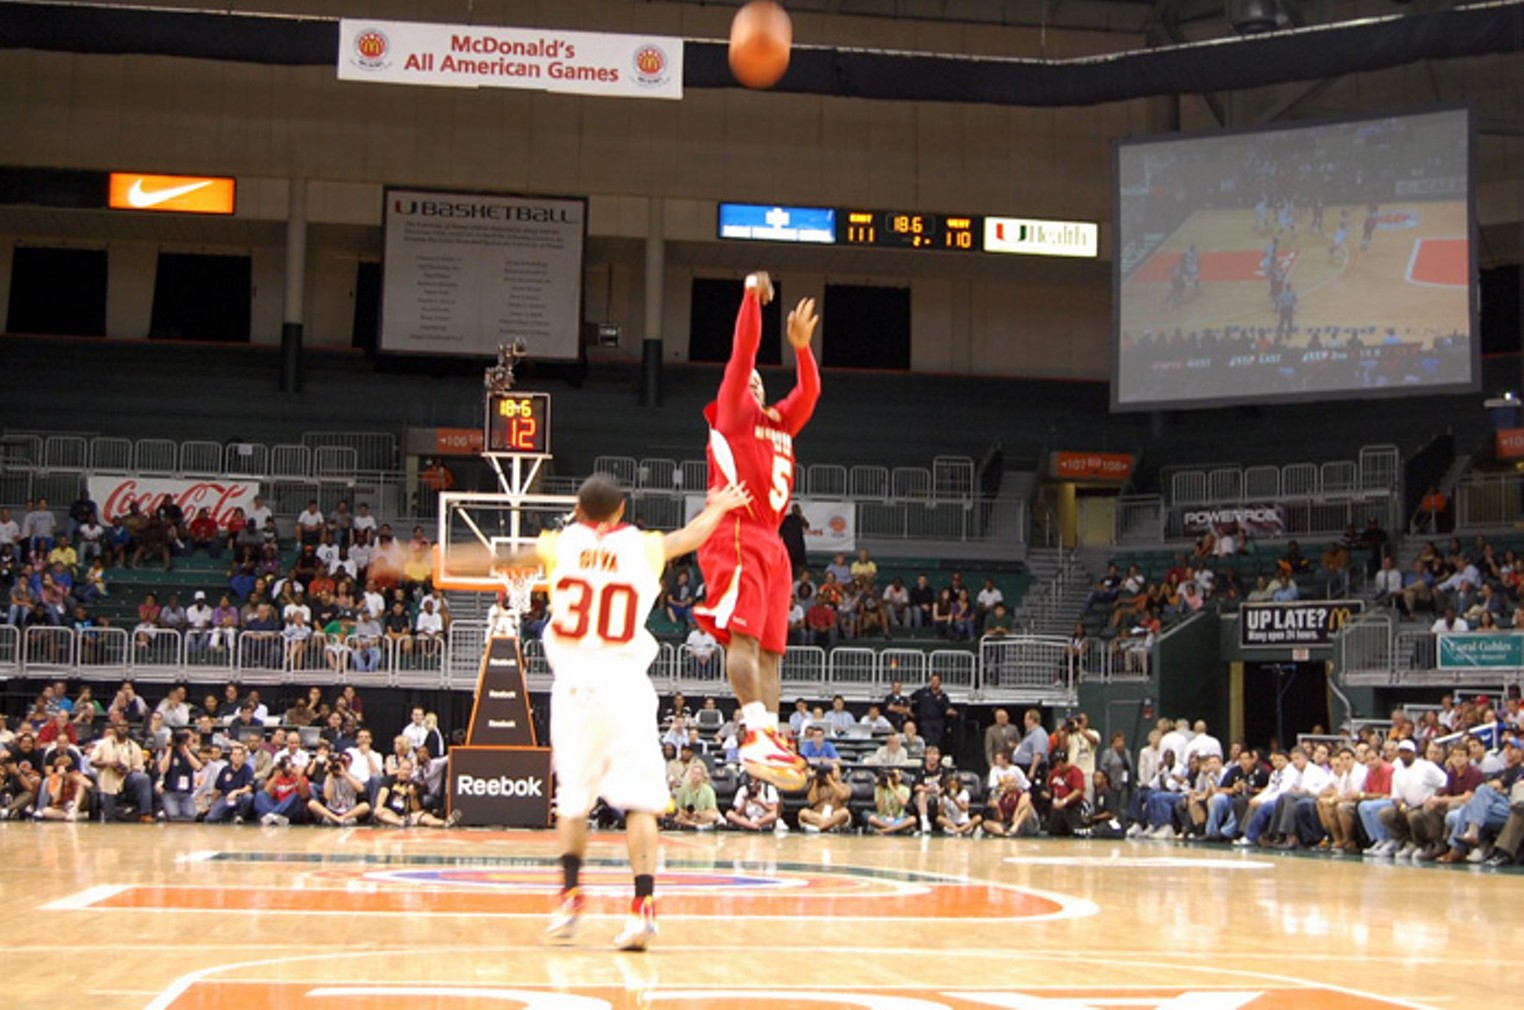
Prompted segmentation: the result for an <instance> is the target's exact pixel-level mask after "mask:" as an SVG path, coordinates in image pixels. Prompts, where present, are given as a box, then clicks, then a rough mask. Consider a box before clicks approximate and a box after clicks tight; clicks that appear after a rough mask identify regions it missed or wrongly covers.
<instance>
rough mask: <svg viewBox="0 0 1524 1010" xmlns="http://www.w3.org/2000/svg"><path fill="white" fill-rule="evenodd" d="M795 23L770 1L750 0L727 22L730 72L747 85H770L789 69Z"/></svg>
mask: <svg viewBox="0 0 1524 1010" xmlns="http://www.w3.org/2000/svg"><path fill="white" fill-rule="evenodd" d="M793 44H794V25H793V22H791V21H790V20H789V17H788V12H787V11H785V10H784V9H783V8H782V7H780V6H778V5H777V4H775V3H773V2H772V0H752V2H751V3H749V4H747V5H746V6H745V7H742V8H741V9H740V10H738V11H736V16H735V20H734V21H732V22H730V72H731V73H733V74H735V75H736V80H738V81H740V82H741V83H742V84H744V85H746V86H747V87H748V88H770V87H772V86H773V85H774V84H777V83H778V79H779V78H780V77H782V76H783V72H784V71H786V70H787V69H788V56H789V48H790V47H791V46H792V45H793Z"/></svg>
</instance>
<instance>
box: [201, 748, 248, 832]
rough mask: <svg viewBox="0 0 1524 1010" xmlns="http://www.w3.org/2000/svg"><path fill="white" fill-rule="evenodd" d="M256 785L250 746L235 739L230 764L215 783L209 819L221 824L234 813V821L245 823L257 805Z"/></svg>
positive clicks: (229, 753)
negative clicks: (255, 797) (255, 796)
mask: <svg viewBox="0 0 1524 1010" xmlns="http://www.w3.org/2000/svg"><path fill="white" fill-rule="evenodd" d="M254 789H255V786H254V766H253V765H251V764H249V750H248V748H247V747H245V746H244V745H243V744H241V743H235V744H233V745H232V747H230V748H229V750H228V763H227V765H226V766H225V767H224V768H223V769H222V770H221V771H219V772H218V773H217V779H216V781H215V782H214V783H213V784H212V805H211V807H210V808H209V809H208V810H207V812H206V823H207V824H220V823H222V822H223V821H225V820H227V819H228V816H229V815H230V814H231V815H232V818H233V823H234V824H242V823H243V822H244V820H245V819H246V818H247V817H248V816H249V814H250V813H251V812H252V811H253V809H254Z"/></svg>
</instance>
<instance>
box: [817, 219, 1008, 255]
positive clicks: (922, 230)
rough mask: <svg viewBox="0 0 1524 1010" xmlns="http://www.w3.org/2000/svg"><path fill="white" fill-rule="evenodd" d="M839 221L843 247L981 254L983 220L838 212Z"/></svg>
mask: <svg viewBox="0 0 1524 1010" xmlns="http://www.w3.org/2000/svg"><path fill="white" fill-rule="evenodd" d="M836 221H837V226H836V241H837V243H838V244H840V245H853V246H882V247H885V248H890V249H934V250H937V251H939V252H979V251H980V250H981V246H982V242H981V237H982V235H983V233H984V225H983V223H982V219H981V218H977V217H973V216H970V215H962V216H959V215H954V214H923V213H916V212H912V211H899V210H842V211H837V216H836Z"/></svg>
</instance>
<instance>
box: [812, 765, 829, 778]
mask: <svg viewBox="0 0 1524 1010" xmlns="http://www.w3.org/2000/svg"><path fill="white" fill-rule="evenodd" d="M830 778H831V766H830V765H828V764H827V765H816V766H815V781H816V782H827V781H830Z"/></svg>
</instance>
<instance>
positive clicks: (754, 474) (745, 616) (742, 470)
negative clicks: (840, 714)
mask: <svg viewBox="0 0 1524 1010" xmlns="http://www.w3.org/2000/svg"><path fill="white" fill-rule="evenodd" d="M772 298H773V285H772V281H771V280H770V279H769V278H768V276H767V274H765V273H755V274H752V275H751V276H749V277H747V278H746V293H745V295H744V296H743V297H742V299H741V311H740V312H739V313H738V314H737V316H736V333H735V343H734V345H733V346H732V347H731V350H730V361H729V362H728V363H727V364H726V365H725V377H724V379H723V380H721V382H720V393H719V396H718V397H717V398H716V400H715V401H714V402H713V403H711V404H710V405H709V406H707V407H705V408H704V418H705V420H707V421H708V422H709V452H708V457H709V486H710V487H711V488H720V487H726V486H728V485H731V484H738V485H740V486H741V487H743V488H745V489H746V491H748V492H749V493H750V496H751V499H752V500H751V504H750V505H749V506H748V507H747V508H745V509H737V510H736V511H734V512H732V513H731V514H730V515H727V516H726V517H725V518H724V519H723V520H721V522H720V525H719V528H718V529H716V530H715V531H714V532H713V533H712V534H710V536H709V539H708V540H706V541H704V545H703V546H702V547H700V548H699V552H698V556H699V567H700V568H701V569H703V572H704V585H705V594H704V602H703V604H701V605H700V606H697V607H695V608H694V609H693V616H694V619H695V620H697V621H698V623H699V624H700V625H702V626H703V627H704V628H705V630H707V631H709V632H710V633H711V634H713V635H714V637H715V638H716V639H717V640H719V642H720V643H721V644H722V645H724V646H725V670H726V673H727V675H728V676H729V677H730V686H731V688H732V689H733V690H734V691H735V693H736V699H737V700H738V701H739V702H740V703H741V718H742V721H743V722H745V724H746V737H745V739H744V741H743V742H742V744H741V764H742V766H743V767H744V768H745V769H746V772H747V774H749V775H751V776H753V777H754V778H760V779H764V780H766V781H768V782H771V783H773V785H775V786H777V787H779V788H780V789H786V790H791V791H792V790H799V789H803V788H804V787H805V785H806V784H807V782H808V767H807V766H806V764H805V762H804V760H803V759H802V758H800V757H799V756H798V755H797V754H795V753H794V752H793V751H792V750H790V749H789V748H788V746H787V744H786V743H785V742H784V740H783V738H782V737H780V736H779V734H778V700H779V690H780V689H779V682H778V667H779V663H780V662H781V661H782V659H783V650H784V648H785V647H786V646H787V644H788V597H789V589H790V586H791V585H792V584H793V569H792V567H791V566H790V564H789V559H788V551H787V549H785V548H784V546H783V541H782V539H781V538H780V537H779V536H778V524H779V523H780V522H781V521H782V519H783V516H784V515H785V514H786V513H787V512H788V504H789V496H790V494H791V493H792V491H793V487H794V436H795V435H797V434H799V431H800V429H802V428H803V427H804V425H805V422H807V421H808V420H809V419H810V415H811V414H813V413H814V412H815V403H816V401H818V400H819V399H820V371H819V369H818V368H816V366H815V356H814V355H813V354H811V353H810V340H811V338H812V337H813V336H814V333H815V326H816V324H818V323H819V322H820V320H819V317H817V316H816V315H815V301H814V299H812V298H805V299H803V300H802V301H800V302H799V304H798V305H797V306H796V307H795V308H794V311H792V312H790V313H789V315H788V342H789V343H790V344H791V345H793V348H794V361H795V364H796V366H797V368H798V376H799V377H798V382H797V384H796V385H795V386H794V388H793V390H791V391H790V392H789V394H788V395H787V396H785V397H784V398H783V399H782V400H779V401H778V402H777V403H775V404H773V405H772V406H771V407H769V406H767V400H766V397H765V392H764V389H763V386H762V377H761V376H760V375H758V374H757V372H756V369H755V367H754V366H755V364H756V360H757V345H758V344H759V343H760V342H761V339H762V306H764V305H766V304H767V303H768V302H770V301H772Z"/></svg>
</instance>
